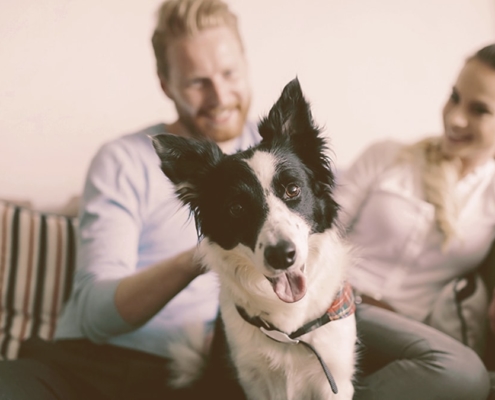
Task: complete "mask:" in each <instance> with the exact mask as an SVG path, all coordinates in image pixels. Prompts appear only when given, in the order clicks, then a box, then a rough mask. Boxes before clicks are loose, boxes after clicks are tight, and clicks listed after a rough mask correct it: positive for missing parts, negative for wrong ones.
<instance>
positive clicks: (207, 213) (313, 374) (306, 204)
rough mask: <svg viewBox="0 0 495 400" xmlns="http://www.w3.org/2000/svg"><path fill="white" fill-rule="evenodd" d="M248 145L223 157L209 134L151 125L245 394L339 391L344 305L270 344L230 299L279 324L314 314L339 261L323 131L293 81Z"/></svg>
mask: <svg viewBox="0 0 495 400" xmlns="http://www.w3.org/2000/svg"><path fill="white" fill-rule="evenodd" d="M259 132H260V134H261V136H262V139H263V140H262V141H261V143H260V144H259V145H257V146H255V147H253V148H251V149H248V150H246V151H243V152H239V153H236V154H233V155H225V154H223V153H222V151H221V150H220V148H219V147H218V146H217V145H216V144H215V143H213V142H211V141H207V140H194V139H186V138H182V137H177V136H172V135H159V136H156V137H154V138H153V144H154V146H155V149H156V151H157V153H158V155H159V157H160V160H161V167H162V170H163V172H164V173H165V175H166V176H167V177H168V178H169V179H170V180H171V181H172V182H173V184H174V185H175V188H176V193H177V195H178V197H179V199H180V200H181V201H182V202H183V203H184V204H186V205H188V206H189V207H190V209H191V211H192V213H193V214H194V217H195V220H196V224H197V227H198V230H199V232H200V234H201V237H202V240H201V242H200V245H199V254H200V256H201V258H202V261H203V263H204V264H205V266H207V267H208V268H209V269H211V270H213V271H215V272H216V273H217V274H218V276H219V280H220V310H221V317H222V319H223V323H224V326H225V333H226V336H227V342H228V345H229V350H230V356H231V359H232V362H233V364H234V366H235V369H236V371H237V377H238V379H239V382H240V384H241V386H242V388H243V390H244V392H245V394H246V396H247V398H248V399H250V400H278V399H280V400H289V399H292V400H301V399H341V400H351V399H352V396H353V392H354V389H353V385H352V379H353V374H354V360H355V356H354V346H355V341H356V328H355V318H354V315H353V314H352V315H350V316H348V317H346V318H343V319H340V320H337V321H332V322H330V323H327V324H325V325H324V326H321V327H319V328H318V329H315V330H313V331H311V332H309V333H306V334H305V335H303V336H301V339H302V340H304V341H305V342H307V343H309V344H311V346H313V347H314V348H315V349H316V350H317V352H318V353H319V355H320V356H321V357H322V359H323V360H324V363H325V364H326V365H327V366H328V368H329V370H330V371H331V374H332V375H333V377H334V379H335V381H336V383H337V386H338V394H334V393H333V392H332V389H331V387H330V385H329V381H328V379H327V378H326V376H325V374H324V372H323V369H322V365H321V364H320V363H319V362H318V360H317V358H316V356H315V354H313V353H312V352H311V351H309V350H308V348H307V347H306V346H301V345H294V344H286V343H279V342H277V341H275V340H273V339H271V338H269V337H268V336H266V335H265V334H264V333H263V332H262V331H261V330H260V329H259V328H258V327H256V326H253V325H251V324H250V323H248V322H247V321H246V320H245V319H243V318H242V317H241V315H240V313H239V308H240V309H243V310H244V311H245V313H246V314H247V315H248V316H250V317H259V318H261V319H262V320H263V321H266V322H268V323H269V324H270V325H271V326H274V327H276V328H277V329H278V330H280V331H283V332H286V333H291V332H294V331H296V330H297V329H299V328H301V326H303V325H304V324H306V323H308V322H309V321H312V320H314V319H317V318H319V317H321V316H322V315H323V314H325V311H326V310H327V309H328V308H329V306H330V305H331V304H332V302H333V300H334V298H335V296H336V294H337V292H338V291H339V289H340V288H341V286H342V283H343V282H344V281H345V274H346V272H345V271H346V268H347V266H348V265H349V264H350V262H351V256H350V252H349V248H348V246H347V245H346V244H345V243H344V241H343V240H342V238H341V236H340V234H339V229H338V228H337V226H336V225H337V224H336V215H337V211H338V206H337V204H336V203H335V202H334V200H333V198H332V188H333V185H334V175H333V173H332V170H331V166H330V160H329V158H328V156H327V153H328V147H327V144H326V141H325V139H324V138H323V137H322V135H321V134H320V132H319V129H318V128H317V127H316V126H315V125H314V123H313V119H312V116H311V111H310V107H309V105H308V103H307V102H306V100H305V99H304V96H303V94H302V91H301V88H300V85H299V82H298V80H297V79H295V80H293V81H291V82H290V83H289V84H288V85H287V86H286V87H285V88H284V90H283V92H282V95H281V97H280V98H279V100H278V101H277V102H276V103H275V105H274V106H273V108H272V109H271V110H270V112H269V115H268V116H267V117H265V118H264V119H262V120H261V122H260V123H259Z"/></svg>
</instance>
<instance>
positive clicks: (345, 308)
mask: <svg viewBox="0 0 495 400" xmlns="http://www.w3.org/2000/svg"><path fill="white" fill-rule="evenodd" d="M236 308H237V311H238V312H239V315H240V316H241V317H242V318H243V319H244V321H246V322H247V323H249V324H251V325H253V326H256V327H258V328H260V330H261V332H263V333H264V334H265V335H266V336H268V337H269V338H270V339H273V340H275V341H277V342H279V343H286V344H299V343H301V344H303V345H304V346H306V347H307V348H308V349H310V350H311V351H312V352H313V353H314V354H315V356H316V358H317V359H318V361H319V362H320V364H321V367H322V368H323V371H324V372H325V375H326V377H327V380H328V382H329V384H330V387H331V388H332V391H333V392H334V393H335V394H336V393H337V392H338V389H337V384H336V383H335V380H334V379H333V376H332V374H331V373H330V370H329V369H328V367H327V365H326V364H325V362H324V361H323V359H322V358H321V356H320V354H319V353H318V352H317V351H316V349H315V348H314V347H313V346H311V345H310V344H309V343H307V342H304V341H302V340H301V339H299V337H300V336H302V335H305V334H306V333H309V332H311V331H313V330H315V329H317V328H319V327H320V326H323V325H325V324H327V323H329V322H331V321H336V320H338V319H342V318H345V317H348V316H349V315H351V314H353V313H354V311H355V310H356V305H355V303H354V294H353V292H352V288H351V285H349V284H348V283H347V282H346V283H344V284H343V286H342V288H341V289H340V290H339V292H338V293H337V295H336V296H335V299H334V301H333V302H332V305H331V306H330V308H329V309H328V310H327V312H325V314H323V316H321V317H320V318H317V319H315V320H313V321H310V322H308V323H307V324H304V325H303V326H302V327H301V328H299V329H297V330H296V331H294V332H292V333H290V334H288V333H285V332H283V331H281V330H279V329H277V328H276V327H275V326H273V325H272V324H270V323H268V322H266V321H264V320H263V319H262V318H260V317H259V316H255V317H250V316H249V315H248V313H247V312H246V310H244V309H243V308H242V307H239V306H236Z"/></svg>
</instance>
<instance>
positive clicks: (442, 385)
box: [429, 343, 490, 400]
mask: <svg viewBox="0 0 495 400" xmlns="http://www.w3.org/2000/svg"><path fill="white" fill-rule="evenodd" d="M456 345H457V343H456ZM430 361H431V363H430V370H431V372H432V373H431V375H429V376H430V378H429V379H431V384H432V385H434V386H435V387H436V388H437V390H438V391H437V393H442V395H441V396H440V397H439V398H441V399H446V400H447V399H448V400H486V399H487V398H488V394H489V392H490V379H489V375H488V372H487V370H486V368H485V366H484V365H483V363H482V361H481V360H480V358H479V357H478V355H477V354H476V353H475V352H474V351H472V350H471V349H469V348H468V347H465V346H463V345H461V344H458V346H456V348H455V349H452V350H451V351H449V352H433V353H432V354H431V358H430Z"/></svg>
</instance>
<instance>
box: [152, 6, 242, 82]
mask: <svg viewBox="0 0 495 400" xmlns="http://www.w3.org/2000/svg"><path fill="white" fill-rule="evenodd" d="M219 26H226V27H228V28H230V29H232V31H233V32H234V33H235V34H236V36H237V37H238V39H239V43H240V44H241V47H242V40H241V37H240V33H239V28H238V23H237V17H236V15H235V14H234V13H233V12H232V11H231V10H230V9H229V7H228V6H227V4H225V3H224V2H223V1H221V0H167V1H165V2H164V3H163V4H162V5H161V6H160V8H159V9H158V12H157V24H156V28H155V31H154V33H153V37H152V39H151V42H152V44H153V50H154V52H155V58H156V68H157V72H158V74H159V75H160V76H162V77H164V78H166V77H167V76H168V70H169V64H168V60H167V46H168V45H169V43H170V41H172V40H174V39H177V38H180V37H184V36H193V35H195V34H197V33H198V32H200V31H202V30H203V29H208V28H214V27H219Z"/></svg>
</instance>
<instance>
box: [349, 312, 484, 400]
mask: <svg viewBox="0 0 495 400" xmlns="http://www.w3.org/2000/svg"><path fill="white" fill-rule="evenodd" d="M356 317H357V324H358V325H357V328H358V329H357V331H358V338H359V341H360V348H359V350H358V367H359V369H360V371H359V372H358V375H357V380H356V394H355V396H354V400H486V399H487V397H488V393H489V390H490V389H489V385H490V384H489V378H488V373H487V371H486V369H485V367H484V365H483V363H482V361H481V360H480V358H479V357H478V356H477V355H476V353H474V352H473V351H472V350H471V349H469V348H468V347H466V346H464V345H463V344H462V343H460V342H458V341H456V340H455V339H452V338H450V337H449V336H447V335H445V334H443V333H441V332H439V331H437V330H436V329H433V328H431V327H429V326H427V325H425V324H422V323H420V322H417V321H413V320H411V319H409V318H406V317H403V316H401V315H399V314H396V313H394V312H391V311H387V310H384V309H381V308H378V307H375V306H371V305H365V304H360V305H359V306H358V308H357V312H356ZM360 363H361V365H360Z"/></svg>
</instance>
